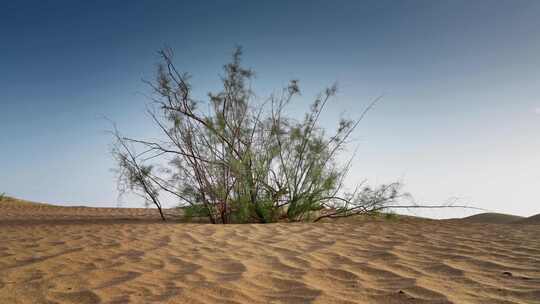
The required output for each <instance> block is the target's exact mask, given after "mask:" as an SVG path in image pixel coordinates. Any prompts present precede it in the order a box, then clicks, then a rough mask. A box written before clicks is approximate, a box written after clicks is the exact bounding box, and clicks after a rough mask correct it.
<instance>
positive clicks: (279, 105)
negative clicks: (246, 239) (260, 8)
mask: <svg viewBox="0 0 540 304" xmlns="http://www.w3.org/2000/svg"><path fill="white" fill-rule="evenodd" d="M160 54H161V55H162V59H163V63H162V64H161V65H160V66H159V68H158V71H157V76H156V80H155V82H154V83H153V84H151V86H152V88H153V89H154V93H155V95H156V96H154V98H153V100H154V101H155V104H157V105H158V106H157V107H156V108H155V109H154V110H153V111H150V115H151V116H152V119H153V121H154V122H155V123H156V124H157V125H158V127H159V129H161V130H162V131H163V133H164V138H165V140H162V141H151V140H134V139H127V138H124V137H121V136H118V135H117V140H118V142H119V145H118V147H119V149H117V150H116V153H115V156H116V157H117V160H118V163H119V166H120V172H121V173H122V174H121V177H123V178H122V179H121V181H122V185H123V186H124V187H123V189H130V190H133V191H138V193H139V194H141V195H142V196H144V197H145V198H146V199H147V200H149V201H152V202H154V204H155V205H156V206H158V208H160V203H159V193H160V192H167V193H168V194H172V195H175V196H176V197H177V198H178V199H179V200H180V203H181V205H184V206H188V207H185V208H184V211H185V215H186V217H187V218H193V217H201V216H206V217H208V218H209V220H210V221H211V222H212V223H224V224H226V223H251V222H257V223H270V222H276V221H279V220H281V219H285V220H288V221H311V220H315V221H316V220H319V219H320V218H323V217H340V216H349V215H354V214H357V213H367V212H370V211H374V210H380V209H381V208H384V205H385V204H387V203H388V202H391V201H393V200H394V199H396V198H397V197H398V194H397V192H395V193H394V192H392V190H395V189H397V187H386V186H384V185H383V186H382V187H380V188H377V189H375V190H372V189H370V188H363V189H362V190H361V191H358V190H355V191H354V192H352V193H345V192H344V190H343V189H344V185H343V184H344V180H345V177H346V175H347V173H348V170H349V168H350V163H351V162H350V161H349V162H348V163H347V164H346V165H340V164H339V162H338V155H339V153H340V152H342V151H344V149H345V144H346V141H347V139H348V138H349V136H350V135H351V133H352V132H353V131H354V129H355V128H356V126H357V125H358V122H359V120H360V119H361V118H362V117H363V114H362V115H361V116H360V118H359V119H358V120H349V119H340V120H339V122H338V124H337V130H336V132H335V133H334V134H332V135H331V136H328V135H327V134H326V133H325V130H324V129H323V128H321V127H320V126H319V118H320V117H321V115H322V113H323V111H324V109H325V108H326V106H327V104H328V103H329V102H330V100H331V99H332V97H333V96H334V95H335V94H336V92H337V87H336V86H335V85H334V86H331V87H329V88H327V89H325V90H323V92H322V93H321V94H319V95H318V96H317V97H316V98H315V101H314V102H313V103H312V104H311V107H310V108H309V110H308V111H307V112H306V113H305V115H304V117H303V118H302V119H300V120H297V119H295V118H293V117H289V116H287V115H286V109H287V106H288V105H289V104H290V102H291V100H292V99H293V98H294V97H295V96H297V95H298V94H299V93H300V88H299V85H298V81H297V80H292V81H291V82H290V84H289V85H288V86H287V87H286V88H284V89H283V90H282V92H281V94H276V95H274V96H271V97H270V98H269V101H268V102H267V103H264V104H257V103H256V101H255V98H254V96H255V94H254V93H253V92H252V91H251V89H250V88H251V81H252V79H253V75H254V73H253V71H251V70H250V69H247V68H244V67H243V66H242V65H241V55H242V51H241V49H240V48H237V49H236V50H235V51H234V53H233V56H232V61H231V62H230V63H228V64H226V65H225V66H224V74H223V76H222V78H221V80H222V88H221V89H220V90H219V91H218V92H212V93H209V94H208V100H207V101H206V102H205V101H201V100H199V99H195V98H193V97H192V92H191V85H190V84H189V76H187V75H186V74H181V73H179V72H177V69H176V68H175V66H174V64H173V63H172V52H171V51H170V50H164V51H162V52H161V53H160ZM370 107H371V105H370ZM199 109H204V110H199ZM368 109H369V107H368ZM132 145H133V146H140V147H142V148H143V149H141V151H140V152H139V153H136V152H135V147H133V146H132ZM150 160H151V161H154V162H155V163H154V164H149V161H150ZM164 163H166V164H168V165H167V166H163V164H164Z"/></svg>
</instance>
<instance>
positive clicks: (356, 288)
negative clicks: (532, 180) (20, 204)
mask: <svg viewBox="0 0 540 304" xmlns="http://www.w3.org/2000/svg"><path fill="white" fill-rule="evenodd" d="M42 208H46V207H42ZM13 212H14V211H13ZM80 212H81V213H80V214H82V213H84V212H88V211H84V210H83V211H80ZM539 229H540V226H532V225H531V226H529V225H520V226H515V225H513V226H508V225H495V224H463V223H454V222H437V221H418V222H415V221H404V222H400V221H396V222H392V221H390V222H384V221H377V222H371V221H365V222H359V223H322V224H270V225H228V226H213V225H204V224H161V223H157V222H156V223H153V222H140V223H139V222H137V223H133V222H124V221H116V222H114V221H111V222H99V221H98V222H92V223H86V224H72V223H65V222H63V223H61V224H55V223H54V222H38V223H34V224H31V225H30V224H28V223H27V222H9V223H8V224H6V223H4V224H2V225H0V231H1V233H0V303H89V304H90V303H540V230H539Z"/></svg>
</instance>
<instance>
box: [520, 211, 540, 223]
mask: <svg viewBox="0 0 540 304" xmlns="http://www.w3.org/2000/svg"><path fill="white" fill-rule="evenodd" d="M516 223H519V224H536V225H539V224H540V213H539V214H537V215H533V216H531V217H527V218H524V219H521V220H519V221H517V222H516Z"/></svg>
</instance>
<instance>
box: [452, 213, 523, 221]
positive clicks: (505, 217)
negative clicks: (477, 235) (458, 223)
mask: <svg viewBox="0 0 540 304" xmlns="http://www.w3.org/2000/svg"><path fill="white" fill-rule="evenodd" d="M522 219H524V217H522V216H517V215H511V214H503V213H491V212H490V213H480V214H475V215H471V216H468V217H466V218H463V219H462V220H464V221H469V222H474V223H492V224H509V223H513V222H516V221H519V220H522Z"/></svg>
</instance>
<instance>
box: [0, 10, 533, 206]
mask: <svg viewBox="0 0 540 304" xmlns="http://www.w3.org/2000/svg"><path fill="white" fill-rule="evenodd" d="M538 16H540V1H522V0H508V1H457V0H455V1H454V0H453V1H381V0H377V1H264V2H262V1H197V2H196V1H189V2H188V1H185V2H183V1H129V2H128V1H125V2H122V1H9V2H8V1H2V2H1V4H0V105H1V107H0V192H6V193H8V194H10V195H13V196H17V197H21V198H25V199H31V200H36V201H45V202H53V203H61V204H66V205H72V204H82V203H84V204H87V205H92V206H107V205H114V204H115V202H116V198H117V193H116V190H115V189H116V188H115V182H114V173H113V172H111V169H112V168H113V167H114V164H113V162H112V160H111V157H110V155H109V154H108V149H109V147H108V145H109V143H110V142H111V138H110V137H109V136H108V135H107V134H106V133H105V132H104V131H105V130H107V129H109V128H110V125H109V124H108V123H107V122H106V121H105V120H104V119H103V118H102V117H103V116H107V117H109V118H110V119H112V120H114V121H116V122H117V124H118V126H119V128H120V129H121V130H123V131H125V132H126V133H128V134H130V135H141V136H143V135H151V134H153V131H152V128H151V124H150V123H149V121H148V119H146V117H145V115H144V107H145V103H146V102H147V98H146V97H145V93H148V92H149V90H148V88H147V86H146V85H144V84H143V83H142V82H141V79H142V78H146V79H151V78H152V77H153V72H154V69H155V63H156V62H157V61H158V58H157V56H156V53H155V52H156V50H158V49H160V48H161V47H163V46H165V45H167V46H170V47H172V48H174V50H175V54H176V64H177V65H178V66H179V67H180V68H181V69H182V70H184V71H188V72H190V73H191V74H193V76H194V77H193V84H194V86H195V90H196V91H197V92H199V94H201V96H202V95H203V94H205V93H206V92H207V91H209V90H212V89H215V88H216V86H217V85H218V84H219V78H218V73H220V71H221V70H220V69H221V66H222V64H223V63H225V62H226V60H227V59H228V57H229V54H230V52H231V50H232V48H233V47H234V46H235V45H236V44H240V45H242V46H243V47H244V50H245V57H244V58H245V63H246V65H248V66H250V67H252V68H253V69H255V70H256V72H257V79H256V80H255V83H254V85H255V88H256V89H257V91H258V92H259V94H260V95H261V97H263V96H264V95H266V94H269V93H270V92H272V91H273V90H275V89H279V88H280V87H281V86H283V85H285V84H286V83H287V81H288V80H289V79H291V78H298V79H300V81H301V85H302V87H303V96H302V98H300V99H299V101H298V102H297V104H296V107H297V108H298V110H300V109H302V108H303V107H307V104H308V102H309V101H310V100H311V99H310V97H312V96H314V95H315V94H316V93H317V91H318V90H320V89H322V88H323V87H324V86H326V85H329V84H331V83H333V82H335V81H337V82H338V84H339V87H340V92H339V95H338V97H337V98H336V100H335V103H334V105H333V106H332V108H331V110H330V111H329V113H328V116H327V117H326V119H325V120H324V121H323V123H324V124H325V125H328V126H330V125H332V119H334V118H335V117H337V115H338V114H339V113H342V112H344V113H346V115H349V116H351V117H354V115H355V114H359V113H360V111H361V109H362V107H363V106H365V105H366V104H367V103H368V102H369V100H370V99H371V98H373V97H375V96H378V95H380V94H384V95H385V97H384V99H383V102H382V103H381V104H380V105H379V106H377V107H376V109H375V110H374V111H373V112H371V113H370V115H369V116H368V117H367V119H366V120H365V121H364V123H363V124H362V125H361V126H360V129H359V130H358V132H357V134H356V135H355V138H356V139H357V140H358V143H359V144H360V150H359V154H358V158H357V162H356V163H355V167H354V171H353V174H352V176H351V178H352V179H351V182H352V181H354V180H360V179H362V178H364V177H365V178H368V179H369V180H370V181H371V182H372V183H378V182H388V181H392V180H395V179H401V180H402V181H403V182H404V183H405V184H406V190H408V191H410V192H411V193H412V194H413V195H414V196H415V197H416V198H417V199H418V200H420V201H426V202H435V203H436V202H441V201H444V200H446V199H447V198H449V197H452V196H460V197H464V198H465V202H470V203H471V204H474V205H476V206H479V207H483V208H487V209H490V210H493V211H499V212H507V213H514V214H519V215H532V214H535V213H539V212H540V199H539V198H538V189H540V153H539V152H540V77H539V76H540V18H539V17H538ZM126 205H127V206H137V205H138V202H136V201H130V202H128V203H127V204H124V206H126ZM420 214H421V215H433V214H429V213H420ZM466 214H468V212H466V211H452V212H451V213H447V214H446V215H447V216H454V215H456V216H461V215H466ZM433 216H440V215H437V214H435V215H433Z"/></svg>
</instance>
